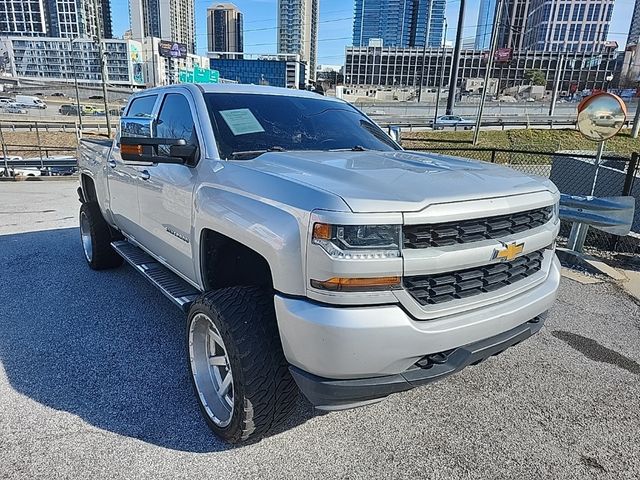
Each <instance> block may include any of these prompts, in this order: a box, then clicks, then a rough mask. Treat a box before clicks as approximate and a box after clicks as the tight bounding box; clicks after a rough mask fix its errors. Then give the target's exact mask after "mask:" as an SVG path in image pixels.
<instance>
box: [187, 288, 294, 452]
mask: <svg viewBox="0 0 640 480" xmlns="http://www.w3.org/2000/svg"><path fill="white" fill-rule="evenodd" d="M187 350H188V353H189V368H190V371H191V380H192V382H193V385H194V388H195V392H196V395H197V397H198V403H199V405H200V409H201V411H202V413H203V415H204V417H205V420H206V421H207V423H208V425H209V427H210V428H211V429H212V430H213V432H214V433H215V434H216V435H218V436H219V437H221V438H222V439H224V440H226V441H228V442H230V443H239V442H243V441H245V440H248V439H249V438H259V437H262V436H264V435H267V434H268V433H270V432H271V431H272V430H274V429H275V428H276V427H277V426H278V425H280V424H281V423H282V422H283V421H284V420H285V419H286V418H287V417H288V416H289V414H290V412H291V411H292V409H293V407H294V405H295V402H296V399H297V396H298V389H297V386H296V384H295V381H294V380H293V378H292V377H291V374H290V373H289V364H288V363H287V361H286V359H285V357H284V353H283V351H282V345H281V342H280V336H279V334H278V326H277V323H276V317H275V309H274V305H273V294H272V293H270V292H268V291H267V290H266V289H264V288H261V287H255V286H250V287H230V288H223V289H220V290H216V291H212V292H208V293H204V294H202V295H201V296H200V297H199V298H198V299H197V300H196V301H195V302H194V303H193V305H192V306H191V309H190V310H189V315H188V318H187Z"/></svg>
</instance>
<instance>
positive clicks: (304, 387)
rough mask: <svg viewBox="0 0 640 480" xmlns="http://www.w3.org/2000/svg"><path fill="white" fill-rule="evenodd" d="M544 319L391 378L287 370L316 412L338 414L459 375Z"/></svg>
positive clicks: (431, 359)
mask: <svg viewBox="0 0 640 480" xmlns="http://www.w3.org/2000/svg"><path fill="white" fill-rule="evenodd" d="M545 317H546V315H545V314H542V315H539V316H537V317H535V318H534V319H532V320H530V321H528V322H526V323H524V324H522V325H519V326H517V327H515V328H512V329H511V330H508V331H506V332H503V333H501V334H499V335H496V336H494V337H491V338H487V339H485V340H481V341H479V342H475V343H472V344H471V345H465V346H463V347H458V348H456V349H453V350H451V351H447V352H442V353H438V354H436V355H430V356H428V357H426V358H423V359H421V361H420V362H419V364H420V365H414V366H413V367H412V368H410V369H409V370H407V371H405V372H402V373H398V374H395V375H386V376H384V377H373V378H364V379H355V380H332V379H328V378H322V377H318V376H316V375H312V374H310V373H308V372H305V371H303V370H300V369H299V368H296V367H291V368H290V370H291V374H292V375H293V378H294V379H295V381H296V383H297V384H298V387H299V388H300V390H301V391H302V393H303V394H304V395H305V396H306V397H307V399H308V400H309V401H310V402H311V403H312V404H313V405H314V406H315V407H316V408H318V409H320V410H342V409H346V408H353V407H358V406H361V405H366V404H369V403H373V402H376V401H378V400H381V399H382V398H384V397H386V396H388V395H391V394H392V393H397V392H402V391H405V390H409V389H411V388H414V387H418V386H420V385H424V384H427V383H431V382H434V381H436V380H440V379H441V378H444V377H447V376H449V375H452V374H454V373H456V372H459V371H460V370H462V369H463V368H465V367H466V366H468V365H473V364H476V363H479V362H481V361H483V360H485V359H487V358H488V357H490V356H493V355H498V354H499V353H501V352H503V351H504V350H506V349H507V348H509V347H511V346H513V345H515V344H517V343H520V342H521V341H523V340H525V339H527V338H529V337H530V336H531V335H533V334H535V333H537V332H538V331H539V330H540V328H542V325H543V323H544V319H545Z"/></svg>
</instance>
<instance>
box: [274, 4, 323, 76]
mask: <svg viewBox="0 0 640 480" xmlns="http://www.w3.org/2000/svg"><path fill="white" fill-rule="evenodd" d="M319 14H320V10H319V0H278V53H288V54H294V55H300V60H301V61H303V62H304V63H306V64H307V78H308V79H309V80H314V79H315V74H316V64H317V58H318V16H319Z"/></svg>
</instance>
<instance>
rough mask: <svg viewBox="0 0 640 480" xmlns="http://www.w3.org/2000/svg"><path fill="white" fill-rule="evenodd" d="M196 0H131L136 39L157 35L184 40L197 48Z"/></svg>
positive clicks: (193, 47) (133, 33)
mask: <svg viewBox="0 0 640 480" xmlns="http://www.w3.org/2000/svg"><path fill="white" fill-rule="evenodd" d="M194 9H195V1H194V0H130V1H129V20H130V24H131V36H132V38H133V40H138V41H141V40H142V39H144V38H146V37H156V38H160V39H162V40H169V41H173V42H178V43H184V44H185V45H186V46H187V51H188V52H189V53H195V51H196V24H195V11H194Z"/></svg>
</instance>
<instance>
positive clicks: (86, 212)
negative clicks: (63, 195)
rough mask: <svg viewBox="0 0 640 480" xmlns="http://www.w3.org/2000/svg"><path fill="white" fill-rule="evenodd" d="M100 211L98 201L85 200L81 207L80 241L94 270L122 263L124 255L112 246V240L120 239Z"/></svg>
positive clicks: (117, 265) (113, 266)
mask: <svg viewBox="0 0 640 480" xmlns="http://www.w3.org/2000/svg"><path fill="white" fill-rule="evenodd" d="M119 238H121V237H119V235H117V234H114V232H113V231H112V230H111V228H110V227H109V225H108V224H107V222H106V221H105V219H104V217H103V216H102V212H101V211H100V206H99V205H98V203H97V202H85V203H83V204H82V206H81V207H80V241H81V242H82V247H83V250H84V256H85V258H86V260H87V263H88V264H89V266H90V267H91V268H92V269H94V270H104V269H107V268H115V267H119V266H120V265H122V257H121V256H120V255H118V254H117V253H116V251H115V250H114V249H113V248H111V242H112V241H113V240H116V239H119ZM87 242H89V243H87Z"/></svg>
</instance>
